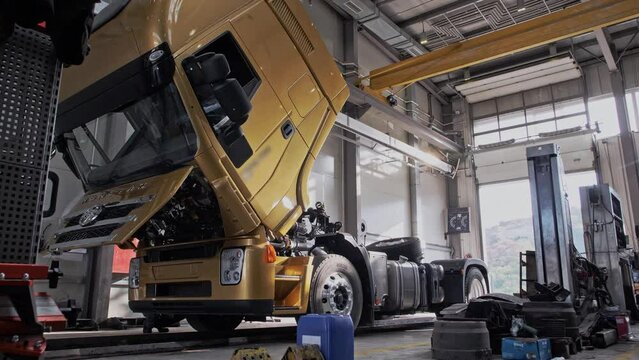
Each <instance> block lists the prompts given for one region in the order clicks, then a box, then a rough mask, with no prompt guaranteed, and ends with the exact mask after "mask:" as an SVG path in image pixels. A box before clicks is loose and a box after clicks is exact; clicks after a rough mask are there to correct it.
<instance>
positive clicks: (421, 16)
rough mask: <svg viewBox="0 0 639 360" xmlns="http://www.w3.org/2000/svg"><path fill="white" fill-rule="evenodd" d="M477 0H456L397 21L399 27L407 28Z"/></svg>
mask: <svg viewBox="0 0 639 360" xmlns="http://www.w3.org/2000/svg"><path fill="white" fill-rule="evenodd" d="M475 1H476V0H462V1H455V2H453V3H451V4H448V5H444V6H441V7H438V8H436V9H433V10H431V11H427V12H425V13H421V14H419V15H415V16H413V17H411V18H408V19H406V20H403V21H400V22H398V23H397V25H399V27H402V28H405V27H407V26H411V25H414V24H419V23H421V22H422V21H425V20H428V19H430V18H434V17H435V16H439V15H444V14H446V13H447V12H450V11H453V10H457V9H460V8H463V7H464V6H468V5H471V4H473V3H474V2H475Z"/></svg>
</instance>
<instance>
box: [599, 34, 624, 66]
mask: <svg viewBox="0 0 639 360" xmlns="http://www.w3.org/2000/svg"><path fill="white" fill-rule="evenodd" d="M593 32H594V33H595V37H596V38H597V43H599V47H600V48H601V53H602V54H603V56H604V59H606V65H608V70H610V71H617V70H619V68H618V67H617V56H616V53H617V51H614V52H613V51H612V49H611V46H613V45H612V44H611V41H610V36H609V35H608V33H607V31H606V30H604V29H603V28H600V29H596V30H595V31H593Z"/></svg>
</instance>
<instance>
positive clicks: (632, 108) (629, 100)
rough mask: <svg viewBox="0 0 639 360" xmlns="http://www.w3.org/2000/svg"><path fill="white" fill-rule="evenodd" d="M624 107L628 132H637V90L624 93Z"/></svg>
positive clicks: (638, 123)
mask: <svg viewBox="0 0 639 360" xmlns="http://www.w3.org/2000/svg"><path fill="white" fill-rule="evenodd" d="M626 105H627V106H628V116H629V120H630V130H632V131H638V130H639V88H635V89H632V90H628V92H627V93H626Z"/></svg>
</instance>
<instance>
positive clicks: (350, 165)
mask: <svg viewBox="0 0 639 360" xmlns="http://www.w3.org/2000/svg"><path fill="white" fill-rule="evenodd" d="M343 136H344V137H345V138H346V139H348V140H344V141H343V156H344V159H343V164H344V171H343V174H344V189H343V192H342V193H343V194H344V195H343V196H344V230H345V231H346V232H347V233H349V234H351V235H353V237H354V238H355V239H357V240H358V241H363V240H364V239H363V235H364V232H365V229H362V199H361V195H362V182H361V174H360V165H359V149H358V146H357V141H358V140H359V137H358V136H357V135H355V134H353V133H351V132H348V131H346V130H343Z"/></svg>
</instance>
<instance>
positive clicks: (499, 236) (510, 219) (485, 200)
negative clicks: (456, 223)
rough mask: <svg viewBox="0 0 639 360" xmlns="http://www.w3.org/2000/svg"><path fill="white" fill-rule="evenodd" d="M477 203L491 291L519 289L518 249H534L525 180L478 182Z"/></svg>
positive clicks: (527, 189) (530, 205)
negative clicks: (491, 182) (483, 183)
mask: <svg viewBox="0 0 639 360" xmlns="http://www.w3.org/2000/svg"><path fill="white" fill-rule="evenodd" d="M479 204H480V214H481V216H480V218H481V228H482V238H483V240H484V241H483V243H484V254H485V256H486V263H488V266H489V268H490V272H489V274H488V276H489V277H490V284H491V291H493V292H499V293H506V294H512V293H515V292H519V252H524V251H526V250H534V249H535V241H534V233H533V222H532V203H531V201H530V186H529V183H528V180H520V181H510V182H506V183H499V184H490V185H480V186H479ZM472 255H474V254H472Z"/></svg>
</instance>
